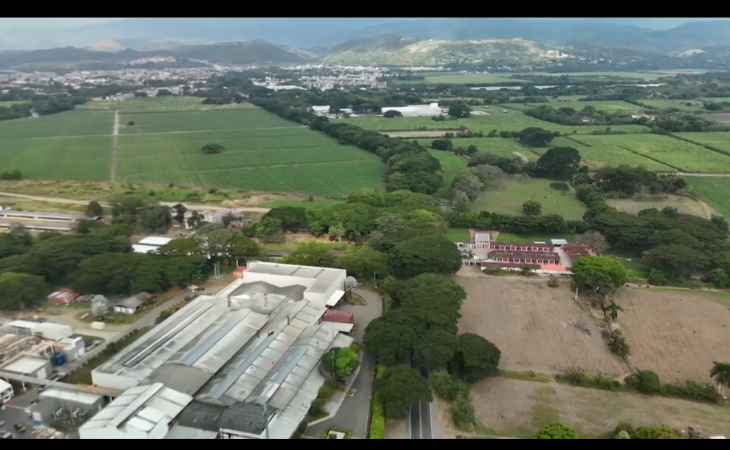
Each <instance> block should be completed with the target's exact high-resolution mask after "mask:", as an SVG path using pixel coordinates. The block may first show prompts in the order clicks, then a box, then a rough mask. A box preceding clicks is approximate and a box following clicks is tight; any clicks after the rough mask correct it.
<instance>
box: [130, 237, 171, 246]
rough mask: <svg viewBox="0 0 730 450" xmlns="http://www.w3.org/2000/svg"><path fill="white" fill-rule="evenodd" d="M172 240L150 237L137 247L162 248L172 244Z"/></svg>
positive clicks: (140, 242)
mask: <svg viewBox="0 0 730 450" xmlns="http://www.w3.org/2000/svg"><path fill="white" fill-rule="evenodd" d="M171 240H172V238H168V237H160V236H149V237H146V238H144V239H142V240H141V241H139V242H138V243H137V245H149V246H152V247H162V246H163V245H167V244H169V243H170V241H171Z"/></svg>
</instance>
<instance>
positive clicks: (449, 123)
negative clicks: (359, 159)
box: [332, 108, 650, 134]
mask: <svg viewBox="0 0 730 450" xmlns="http://www.w3.org/2000/svg"><path fill="white" fill-rule="evenodd" d="M490 110H491V111H490V113H489V114H486V115H479V116H477V115H473V116H471V117H470V118H468V119H458V120H446V121H443V122H439V121H435V120H431V118H430V117H404V118H399V119H389V118H386V117H360V118H352V119H338V120H334V121H332V122H335V123H338V122H340V121H344V122H345V123H349V124H352V125H357V126H359V127H362V128H364V129H366V130H374V131H384V132H387V131H412V130H421V129H425V130H457V129H459V128H461V127H467V128H469V130H470V131H481V132H482V133H489V132H490V131H492V130H497V131H520V130H524V129H525V128H529V127H539V128H543V129H546V130H550V131H559V132H561V133H566V134H572V133H573V131H576V132H577V133H579V134H590V133H592V132H593V131H601V130H605V129H606V127H604V126H587V125H583V126H575V127H568V126H565V125H558V124H555V123H552V122H546V121H544V120H539V119H536V118H534V117H530V116H528V115H525V114H522V113H521V112H518V111H514V110H507V112H506V113H505V112H503V111H504V109H495V108H490ZM611 129H613V130H616V131H624V132H627V133H648V132H649V131H650V130H649V128H648V127H644V126H641V125H617V126H613V127H611Z"/></svg>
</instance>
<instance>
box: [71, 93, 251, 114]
mask: <svg viewBox="0 0 730 450" xmlns="http://www.w3.org/2000/svg"><path fill="white" fill-rule="evenodd" d="M203 100H205V99H204V98H202V97H188V96H169V97H151V98H130V99H127V100H124V101H121V102H117V101H106V102H104V101H97V102H94V101H92V102H87V103H85V104H83V105H79V106H77V109H91V110H115V109H118V110H119V112H121V113H122V114H138V113H150V112H184V111H214V110H222V109H223V110H225V109H254V108H256V107H255V106H253V105H252V104H250V103H239V104H232V105H204V104H203Z"/></svg>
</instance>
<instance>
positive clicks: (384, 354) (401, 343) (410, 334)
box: [363, 310, 418, 365]
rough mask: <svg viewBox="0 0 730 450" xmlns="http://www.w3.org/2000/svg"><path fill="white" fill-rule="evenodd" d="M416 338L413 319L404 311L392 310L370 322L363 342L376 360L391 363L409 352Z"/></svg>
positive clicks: (394, 362) (386, 363)
mask: <svg viewBox="0 0 730 450" xmlns="http://www.w3.org/2000/svg"><path fill="white" fill-rule="evenodd" d="M417 339H418V336H417V335H416V332H415V323H414V319H413V318H412V317H411V316H410V315H409V314H408V313H407V312H406V311H401V310H394V311H391V312H389V313H387V314H386V315H385V316H383V317H379V318H377V319H375V320H373V321H372V322H370V325H368V327H367V329H366V330H365V337H364V338H363V344H364V345H365V350H366V351H367V352H368V353H370V354H371V355H373V356H374V357H375V358H376V359H377V360H378V362H380V363H381V364H385V365H393V364H396V363H397V362H398V360H399V359H400V358H402V357H404V356H407V355H408V354H409V352H410V351H411V348H413V346H414V345H415V344H416V341H417Z"/></svg>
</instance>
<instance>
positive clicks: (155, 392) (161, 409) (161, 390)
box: [79, 383, 193, 439]
mask: <svg viewBox="0 0 730 450" xmlns="http://www.w3.org/2000/svg"><path fill="white" fill-rule="evenodd" d="M191 401H193V398H192V397H191V396H189V395H186V394H182V393H180V392H177V391H174V390H173V389H170V388H167V387H165V386H164V385H163V384H162V383H155V384H153V385H151V386H138V387H134V388H131V389H128V390H127V391H126V392H124V394H122V395H121V396H120V397H117V399H115V400H114V401H113V402H112V403H111V404H110V405H109V406H107V407H106V408H104V409H103V410H101V412H99V414H97V415H95V416H94V417H92V418H91V419H90V420H89V421H88V422H86V423H85V424H84V425H83V426H82V427H81V428H80V429H79V434H80V437H81V438H82V439H120V438H125V437H126V438H131V439H134V438H142V439H144V438H152V439H155V438H156V439H162V438H164V437H165V435H166V434H167V431H168V425H169V423H170V422H171V421H172V419H173V418H175V416H177V415H178V414H180V412H181V411H182V410H183V409H184V408H185V407H186V406H187V405H188V404H189V403H190V402H191Z"/></svg>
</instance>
